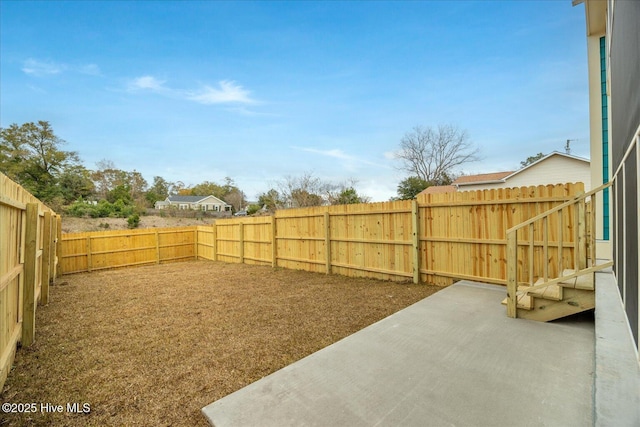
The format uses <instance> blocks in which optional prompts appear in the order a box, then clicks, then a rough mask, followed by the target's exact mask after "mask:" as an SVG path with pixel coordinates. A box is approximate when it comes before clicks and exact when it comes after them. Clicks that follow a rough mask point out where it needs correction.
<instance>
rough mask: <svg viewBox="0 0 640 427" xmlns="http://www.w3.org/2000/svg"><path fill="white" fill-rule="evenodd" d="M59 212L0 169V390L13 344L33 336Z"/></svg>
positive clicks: (52, 263)
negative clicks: (37, 306) (43, 202)
mask: <svg viewBox="0 0 640 427" xmlns="http://www.w3.org/2000/svg"><path fill="white" fill-rule="evenodd" d="M60 230H61V228H60V217H59V216H58V215H56V214H55V212H53V211H52V210H51V209H49V208H48V207H47V206H45V205H44V204H42V203H41V202H40V201H39V200H38V199H36V198H35V197H34V196H33V195H31V194H29V193H28V192H27V191H26V190H25V189H24V188H22V187H21V186H20V185H18V184H16V183H15V182H13V181H11V180H10V179H9V178H7V177H6V176H5V175H4V174H2V173H0V390H1V389H2V386H3V385H4V381H5V380H6V378H7V374H8V373H9V370H10V369H11V365H12V363H13V358H14V357H15V351H16V346H17V344H18V342H20V343H21V344H22V345H23V346H28V345H31V343H32V342H33V340H34V337H35V318H36V317H35V316H36V305H37V303H38V302H40V303H41V304H47V303H48V301H49V284H50V282H52V281H53V280H54V279H55V277H56V274H57V269H56V265H57V255H56V254H57V248H56V242H58V241H59V237H60Z"/></svg>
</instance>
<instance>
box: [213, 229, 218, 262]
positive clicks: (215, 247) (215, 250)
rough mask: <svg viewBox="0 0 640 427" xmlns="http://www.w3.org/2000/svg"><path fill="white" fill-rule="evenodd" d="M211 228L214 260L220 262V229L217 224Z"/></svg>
mask: <svg viewBox="0 0 640 427" xmlns="http://www.w3.org/2000/svg"><path fill="white" fill-rule="evenodd" d="M211 228H212V230H213V260H214V261H217V260H218V227H217V226H216V223H215V222H214V223H213V224H211Z"/></svg>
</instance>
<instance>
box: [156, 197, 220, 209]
mask: <svg viewBox="0 0 640 427" xmlns="http://www.w3.org/2000/svg"><path fill="white" fill-rule="evenodd" d="M154 207H155V208H156V209H167V208H171V207H173V208H176V209H191V210H200V211H208V212H228V211H231V205H230V204H228V203H226V202H225V201H224V200H220V199H218V198H217V197H216V196H169V197H167V198H166V199H165V200H162V201H157V202H156V203H155V205H154Z"/></svg>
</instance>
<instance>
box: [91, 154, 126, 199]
mask: <svg viewBox="0 0 640 427" xmlns="http://www.w3.org/2000/svg"><path fill="white" fill-rule="evenodd" d="M96 166H97V169H96V170H95V171H93V173H92V174H91V179H92V180H93V183H94V185H95V189H96V195H97V197H98V199H101V200H102V199H106V198H107V194H109V192H110V191H111V190H113V189H114V188H116V187H117V186H119V185H127V184H128V182H129V176H128V173H127V172H126V171H123V170H121V169H118V168H116V166H115V164H114V163H113V162H112V161H110V160H101V161H99V162H98V163H97V164H96Z"/></svg>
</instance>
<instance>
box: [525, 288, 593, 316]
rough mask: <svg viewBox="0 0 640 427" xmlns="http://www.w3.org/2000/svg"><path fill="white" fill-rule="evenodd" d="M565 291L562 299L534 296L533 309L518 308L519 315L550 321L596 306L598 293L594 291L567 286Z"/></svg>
mask: <svg viewBox="0 0 640 427" xmlns="http://www.w3.org/2000/svg"><path fill="white" fill-rule="evenodd" d="M563 292H564V295H563V299H562V301H549V300H546V299H542V298H534V308H533V309H532V310H518V313H517V317H519V318H521V319H528V320H536V321H538V322H548V321H550V320H555V319H560V318H563V317H566V316H570V315H572V314H576V313H580V312H583V311H585V310H591V309H593V308H594V307H595V306H596V298H595V295H596V293H595V292H593V291H590V290H583V289H573V288H565V289H563Z"/></svg>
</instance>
